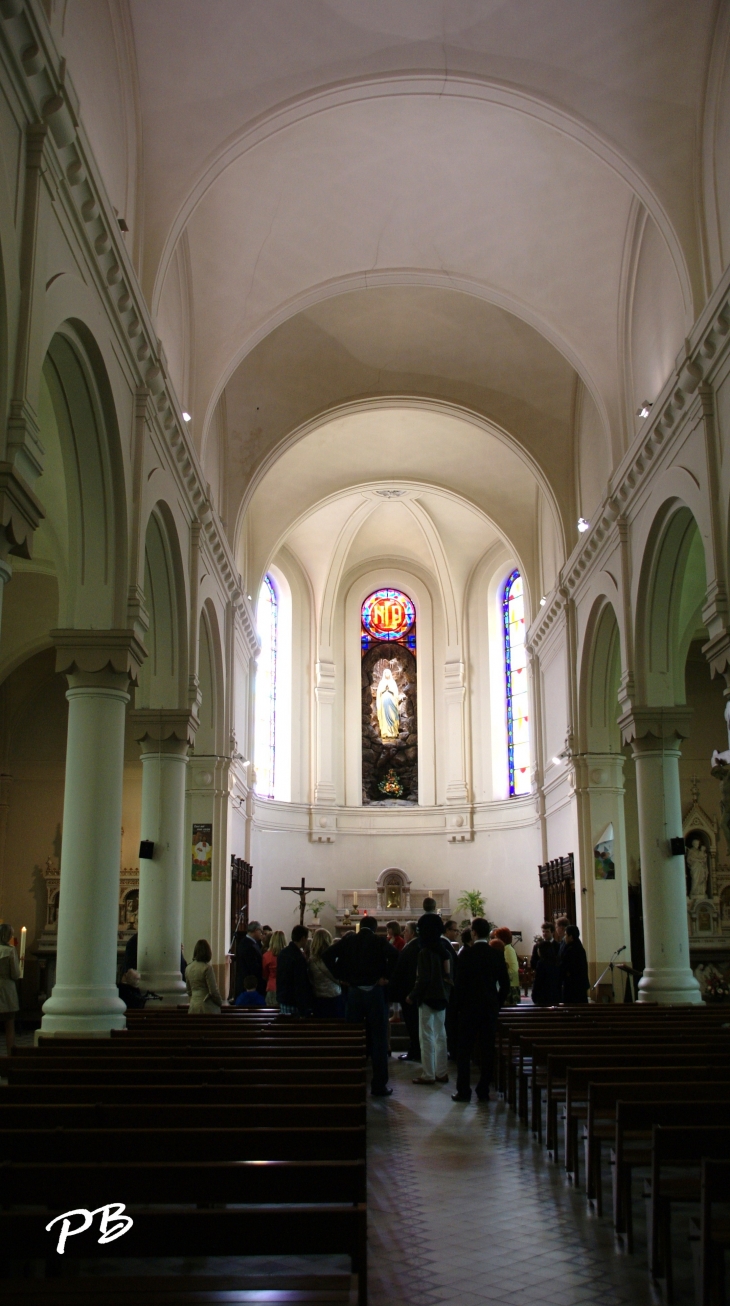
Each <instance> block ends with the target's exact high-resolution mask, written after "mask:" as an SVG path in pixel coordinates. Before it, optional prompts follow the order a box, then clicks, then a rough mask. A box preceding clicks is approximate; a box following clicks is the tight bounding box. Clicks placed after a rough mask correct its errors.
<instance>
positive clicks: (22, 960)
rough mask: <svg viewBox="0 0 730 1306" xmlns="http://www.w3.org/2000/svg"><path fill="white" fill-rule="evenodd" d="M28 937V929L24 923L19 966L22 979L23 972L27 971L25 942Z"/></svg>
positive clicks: (21, 932) (21, 933)
mask: <svg viewBox="0 0 730 1306" xmlns="http://www.w3.org/2000/svg"><path fill="white" fill-rule="evenodd" d="M27 938H28V931H27V929H26V927H25V925H24V926H23V928H22V930H21V931H20V966H19V967H18V969H19V970H20V978H21V979H22V978H23V974H24V971H25V942H26V939H27Z"/></svg>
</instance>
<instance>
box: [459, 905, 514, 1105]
mask: <svg viewBox="0 0 730 1306" xmlns="http://www.w3.org/2000/svg"><path fill="white" fill-rule="evenodd" d="M471 933H472V938H473V940H474V943H473V945H472V947H471V948H464V950H463V951H462V952H460V953H459V956H458V958H457V963H456V983H455V986H454V990H455V996H456V1008H457V1011H458V1013H459V1035H458V1043H457V1057H456V1092H455V1093H452V1099H453V1101H454V1102H469V1101H471V1059H472V1053H473V1052H474V1050H475V1049H476V1054H477V1061H478V1062H479V1066H480V1072H481V1073H480V1075H479V1083H478V1084H477V1087H476V1094H477V1097H478V1098H479V1101H480V1102H488V1101H489V1085H490V1084H491V1082H492V1071H493V1068H494V1038H495V1034H496V1031H497V1016H498V1014H499V1008H500V1007H501V1006H502V1003H503V1002H504V1000H505V998H506V997H507V995H508V993H509V975H508V974H507V966H506V963H505V960H504V952H503V951H502V950H501V949H497V948H490V946H489V921H485V920H483V919H482V918H481V917H478V918H477V919H476V920H474V921H472V923H471Z"/></svg>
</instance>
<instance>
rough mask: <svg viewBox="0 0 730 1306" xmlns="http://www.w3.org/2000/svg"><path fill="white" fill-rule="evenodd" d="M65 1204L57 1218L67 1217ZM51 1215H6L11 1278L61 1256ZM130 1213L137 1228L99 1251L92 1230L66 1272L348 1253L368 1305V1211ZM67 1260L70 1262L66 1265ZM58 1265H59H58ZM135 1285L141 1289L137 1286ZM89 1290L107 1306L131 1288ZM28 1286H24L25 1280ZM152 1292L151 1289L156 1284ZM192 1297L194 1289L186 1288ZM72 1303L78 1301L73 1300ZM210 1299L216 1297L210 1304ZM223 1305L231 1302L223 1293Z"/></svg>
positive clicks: (4, 1252) (3, 1253)
mask: <svg viewBox="0 0 730 1306" xmlns="http://www.w3.org/2000/svg"><path fill="white" fill-rule="evenodd" d="M69 1209H70V1208H69V1207H68V1206H66V1205H65V1203H64V1204H62V1205H61V1207H60V1208H59V1210H58V1212H57V1214H59V1215H60V1214H62V1213H63V1212H65V1211H67V1210H69ZM54 1214H55V1213H54V1212H49V1211H42V1212H38V1211H34V1212H27V1211H12V1210H11V1211H7V1210H6V1211H4V1212H3V1215H2V1220H0V1260H2V1261H3V1262H9V1263H10V1273H11V1275H12V1274H13V1272H14V1271H16V1270H17V1271H18V1273H19V1274H22V1273H23V1272H24V1271H26V1269H27V1267H28V1266H29V1264H31V1263H32V1262H33V1261H41V1260H42V1261H44V1262H46V1263H47V1262H48V1261H49V1259H50V1258H52V1257H55V1256H56V1253H55V1246H56V1238H57V1227H56V1229H52V1230H51V1231H50V1233H49V1232H46V1225H47V1224H48V1223H49V1222H50V1220H51V1219H53V1218H54ZM126 1214H128V1215H130V1216H131V1217H132V1219H133V1221H134V1223H133V1226H132V1228H131V1229H130V1230H129V1232H128V1233H126V1234H124V1235H123V1237H120V1238H118V1239H117V1240H116V1241H115V1242H114V1243H113V1244H111V1245H107V1246H105V1245H100V1244H99V1243H98V1240H97V1239H98V1226H95V1227H96V1233H97V1236H96V1237H95V1236H94V1234H93V1232H92V1230H89V1232H88V1233H87V1234H83V1235H82V1234H79V1235H77V1236H76V1241H77V1244H79V1245H78V1246H76V1247H74V1248H73V1249H72V1248H71V1246H70V1245H69V1247H68V1250H67V1251H66V1252H65V1253H64V1261H65V1264H64V1269H67V1268H68V1269H72V1268H73V1262H74V1261H78V1260H79V1259H83V1260H89V1259H95V1260H96V1259H100V1258H103V1257H109V1256H110V1253H111V1255H112V1256H113V1258H114V1260H117V1259H125V1260H133V1261H135V1262H136V1261H138V1260H139V1259H147V1258H152V1259H158V1258H159V1257H160V1256H164V1257H190V1256H202V1257H216V1256H219V1257H225V1258H226V1259H227V1260H229V1259H230V1258H231V1256H241V1257H245V1256H273V1257H280V1256H282V1255H283V1254H289V1255H307V1254H310V1255H311V1254H315V1255H332V1254H346V1255H348V1256H349V1257H350V1259H351V1264H352V1270H353V1273H355V1274H357V1276H358V1302H359V1306H367V1225H366V1208H365V1205H364V1204H363V1203H358V1204H355V1205H353V1204H351V1203H348V1204H347V1205H337V1204H327V1205H313V1204H312V1205H309V1204H308V1205H306V1206H303V1205H296V1204H295V1205H291V1204H288V1205H283V1204H282V1205H277V1206H276V1207H275V1208H273V1209H272V1207H271V1206H267V1207H259V1206H248V1207H246V1208H245V1209H239V1210H231V1209H227V1210H212V1211H208V1210H197V1209H195V1208H192V1209H191V1208H184V1207H181V1206H179V1205H173V1206H170V1207H169V1208H156V1209H155V1208H153V1209H150V1208H148V1207H139V1206H136V1205H133V1206H129V1207H128V1208H127V1212H126ZM66 1258H68V1260H67V1259H66ZM57 1259H60V1258H57ZM138 1282H139V1280H138V1278H135V1283H138ZM160 1282H161V1277H158V1276H156V1277H155V1282H154V1287H153V1288H152V1291H153V1292H159V1291H160ZM39 1283H40V1284H42V1293H40V1294H39V1295H40V1296H42V1300H43V1302H44V1303H45V1306H50V1303H51V1302H52V1301H53V1297H52V1296H51V1294H52V1292H53V1287H51V1290H50V1292H49V1290H48V1281H47V1280H40V1281H39ZM77 1283H84V1288H85V1291H84V1295H83V1300H84V1302H86V1303H87V1306H108V1304H109V1301H110V1294H111V1293H112V1292H116V1293H117V1294H118V1295H119V1293H120V1289H124V1288H125V1287H126V1285H125V1280H124V1277H123V1276H120V1277H119V1278H116V1279H109V1278H108V1277H107V1276H104V1277H103V1278H99V1279H97V1280H96V1281H95V1282H94V1283H93V1284H89V1281H86V1282H85V1281H84V1280H76V1281H75V1283H74V1287H75V1286H76V1284H77ZM21 1284H22V1281H21ZM12 1285H13V1279H12V1278H10V1277H9V1278H6V1279H4V1280H3V1297H4V1300H8V1301H12V1300H13V1297H12V1296H11V1292H12ZM151 1286H152V1285H151ZM19 1287H20V1291H19V1300H21V1301H23V1300H27V1298H28V1292H27V1287H26V1288H25V1290H24V1288H23V1286H20V1285H19ZM187 1287H188V1291H190V1290H191V1288H192V1287H193V1285H192V1284H191V1283H190V1281H188V1285H187ZM129 1294H130V1289H129V1287H126V1300H127V1302H129V1301H130V1300H134V1301H135V1303H137V1302H138V1301H139V1298H138V1296H137V1295H136V1293H135V1295H134V1297H133V1298H132V1297H131V1296H130V1295H129ZM66 1300H67V1301H70V1300H73V1298H72V1297H70V1298H69V1297H67V1298H66ZM184 1300H185V1298H184V1297H180V1296H175V1297H173V1298H172V1301H174V1303H175V1306H180V1303H181V1302H184ZM208 1300H210V1298H208ZM219 1300H223V1301H230V1297H227V1296H226V1295H225V1294H222V1296H221V1298H219Z"/></svg>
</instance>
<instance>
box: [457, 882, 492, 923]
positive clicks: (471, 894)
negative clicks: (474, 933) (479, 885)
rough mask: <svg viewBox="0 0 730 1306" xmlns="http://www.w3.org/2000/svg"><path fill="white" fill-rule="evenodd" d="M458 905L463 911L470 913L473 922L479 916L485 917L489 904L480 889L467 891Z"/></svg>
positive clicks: (458, 901) (459, 899)
mask: <svg viewBox="0 0 730 1306" xmlns="http://www.w3.org/2000/svg"><path fill="white" fill-rule="evenodd" d="M456 905H457V907H460V908H461V910H462V911H465V912H468V913H469V919H470V920H472V921H473V920H475V919H476V918H477V916H483V915H484V912H485V909H486V905H487V904H486V903H485V901H484V895H483V894H482V893H481V892H480V890H479V889H465V890H464V892H463V893H462V895H461V897H460V898H458V899H457V901H456Z"/></svg>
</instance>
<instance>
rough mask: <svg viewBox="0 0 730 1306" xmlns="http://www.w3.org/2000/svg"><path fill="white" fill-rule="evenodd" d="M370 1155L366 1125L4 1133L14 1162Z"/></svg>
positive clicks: (4, 1151) (0, 1152) (0, 1136)
mask: <svg viewBox="0 0 730 1306" xmlns="http://www.w3.org/2000/svg"><path fill="white" fill-rule="evenodd" d="M364 1155H365V1127H364V1126H363V1125H354V1126H351V1127H344V1126H335V1127H332V1128H330V1127H329V1126H323V1127H316V1126H314V1127H310V1128H307V1129H305V1128H302V1127H300V1126H287V1125H280V1126H277V1127H272V1126H262V1127H258V1126H255V1125H251V1126H248V1127H246V1126H240V1125H235V1126H233V1127H231V1126H218V1125H214V1126H208V1127H206V1128H197V1129H196V1128H192V1129H179V1128H178V1129H175V1128H163V1129H160V1128H157V1129H137V1128H135V1127H132V1126H130V1127H128V1128H126V1129H122V1128H114V1129H110V1128H99V1129H95V1128H87V1129H65V1128H61V1127H56V1128H50V1129H23V1130H22V1131H17V1130H15V1129H0V1156H2V1157H5V1158H6V1159H7V1160H9V1161H21V1160H25V1161H44V1160H45V1161H72V1160H84V1161H91V1160H99V1161H101V1160H104V1161H124V1160H128V1159H129V1158H130V1157H132V1156H139V1157H143V1158H144V1159H145V1160H149V1161H166V1160H169V1159H170V1158H171V1157H175V1156H178V1157H185V1158H186V1159H187V1160H191V1161H293V1160H308V1159H310V1158H315V1157H316V1158H318V1159H320V1160H357V1159H359V1158H360V1157H363V1156H364Z"/></svg>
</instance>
